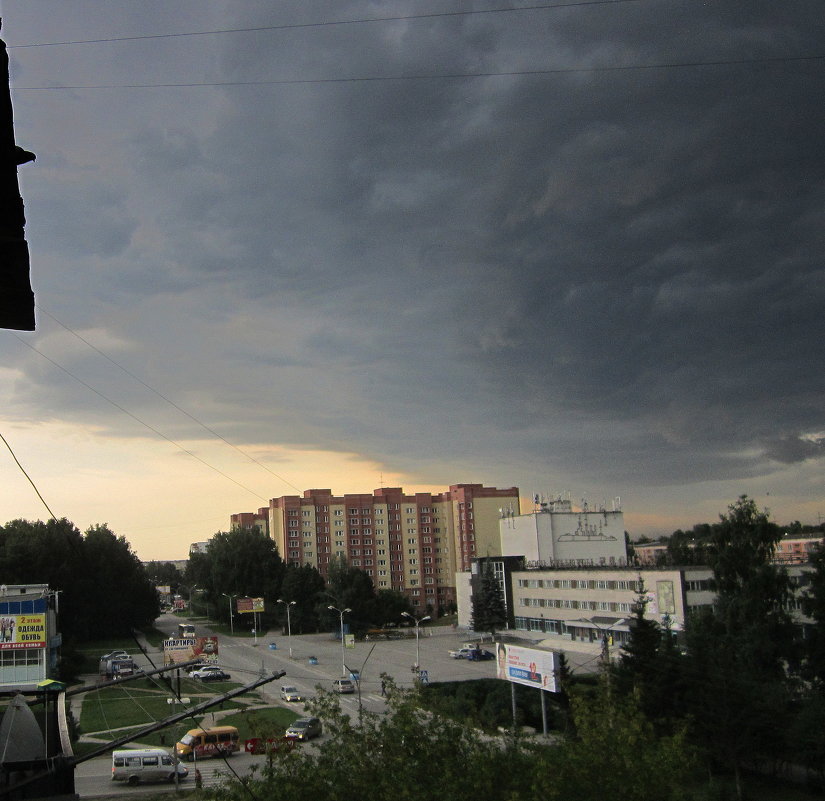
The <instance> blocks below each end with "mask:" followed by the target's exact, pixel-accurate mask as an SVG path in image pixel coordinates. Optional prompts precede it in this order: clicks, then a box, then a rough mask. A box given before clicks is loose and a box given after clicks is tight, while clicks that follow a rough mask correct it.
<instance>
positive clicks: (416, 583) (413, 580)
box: [410, 579, 418, 595]
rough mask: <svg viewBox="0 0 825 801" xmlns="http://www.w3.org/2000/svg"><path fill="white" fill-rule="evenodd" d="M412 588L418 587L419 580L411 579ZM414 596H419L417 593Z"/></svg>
mask: <svg viewBox="0 0 825 801" xmlns="http://www.w3.org/2000/svg"><path fill="white" fill-rule="evenodd" d="M410 586H411V587H417V586H418V579H410ZM413 595H418V593H417V592H414V593H413Z"/></svg>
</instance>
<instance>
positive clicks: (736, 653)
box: [687, 495, 794, 798]
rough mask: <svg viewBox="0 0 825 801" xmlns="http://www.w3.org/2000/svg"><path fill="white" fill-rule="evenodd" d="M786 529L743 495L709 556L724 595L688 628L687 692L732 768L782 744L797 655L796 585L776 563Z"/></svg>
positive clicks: (703, 738) (705, 736)
mask: <svg viewBox="0 0 825 801" xmlns="http://www.w3.org/2000/svg"><path fill="white" fill-rule="evenodd" d="M780 537H781V532H780V530H779V528H778V526H776V525H775V524H773V523H771V522H770V520H769V518H768V514H767V512H764V511H760V510H759V509H757V507H756V504H755V503H754V501H753V500H751V499H750V498H748V497H747V496H745V495H743V496H741V497H740V498H739V499H738V500H737V501H736V503H734V504H732V505H731V506H729V507H728V514H726V515H721V516H720V522H719V523H718V524H716V525H715V526H713V527H712V530H711V534H710V538H709V545H708V551H707V553H708V559H709V562H710V567H712V568H713V576H714V578H713V582H714V585H715V588H716V592H717V596H716V601H715V603H714V607H713V611H712V613H704V614H700V615H695V616H694V617H692V618H690V619H689V623H688V628H687V644H688V660H687V667H688V674H687V675H688V678H689V679H690V682H691V692H690V694H689V696H688V700H689V703H690V706H691V708H692V710H693V719H694V733H695V735H696V738H697V742H698V743H700V744H702V745H703V746H704V747H705V748H706V753H707V755H708V758H709V759H710V760H711V761H713V762H716V763H717V764H721V765H723V766H725V767H727V768H729V769H730V770H732V771H733V774H734V778H735V780H736V786H737V793H738V795H739V797H740V798H741V797H742V793H743V788H742V768H743V767H744V766H745V765H746V764H748V763H749V762H751V761H753V760H760V759H761V760H765V759H768V758H770V757H771V756H772V755H773V753H775V752H776V751H777V746H778V744H777V732H778V731H781V730H782V727H781V725H780V721H782V720H783V719H784V718H785V716H786V713H787V709H788V685H787V681H786V676H787V674H786V666H787V664H788V661H789V660H792V659H793V654H794V645H793V628H792V624H791V619H790V614H789V603H790V600H791V592H790V584H789V582H788V578H787V576H786V575H785V573H784V571H783V570H781V569H780V568H778V567H776V566H775V565H773V564H771V558H772V556H773V553H774V549H775V547H776V544H777V543H778V541H779V538H780Z"/></svg>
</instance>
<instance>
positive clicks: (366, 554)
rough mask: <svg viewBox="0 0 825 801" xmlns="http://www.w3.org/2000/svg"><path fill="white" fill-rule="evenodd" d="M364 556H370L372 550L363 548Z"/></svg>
mask: <svg viewBox="0 0 825 801" xmlns="http://www.w3.org/2000/svg"><path fill="white" fill-rule="evenodd" d="M364 556H372V548H364Z"/></svg>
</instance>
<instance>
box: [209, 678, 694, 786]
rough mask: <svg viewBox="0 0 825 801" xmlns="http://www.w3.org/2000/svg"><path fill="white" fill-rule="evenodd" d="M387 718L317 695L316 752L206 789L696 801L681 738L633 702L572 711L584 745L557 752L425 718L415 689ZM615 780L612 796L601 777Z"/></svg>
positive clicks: (400, 695)
mask: <svg viewBox="0 0 825 801" xmlns="http://www.w3.org/2000/svg"><path fill="white" fill-rule="evenodd" d="M389 687H390V696H389V701H388V711H387V714H386V715H377V714H372V713H369V712H364V713H363V714H362V715H361V721H360V724H359V723H358V722H357V721H353V720H352V719H351V718H350V717H349V716H348V715H345V714H343V713H342V712H341V709H340V705H339V699H338V697H337V696H334V695H330V694H326V693H324V694H321V695H319V696H318V697H316V698H315V699H313V701H312V702H310V703H309V704H308V707H309V709H310V711H311V712H312V713H313V714H316V715H318V716H319V717H321V718H322V719H323V721H324V728H325V737H324V738H323V740H321V741H320V742H319V744H318V746H317V748H296V749H293V750H284V751H279V752H277V753H275V754H274V755H273V758H272V759H271V760H270V761H269V762H268V763H267V764H266V765H265V766H264V767H263V769H262V770H261V772H260V774H258V775H256V776H255V777H254V778H253V779H251V780H250V781H248V782H247V783H246V786H245V787H242V786H240V785H239V784H238V783H226V784H225V785H224V786H222V787H220V788H218V789H215V790H212V791H209V792H207V793H206V796H207V797H208V798H212V799H213V800H214V801H236V799H237V801H241V799H244V801H246V800H247V799H248V798H249V797H250V795H254V796H255V797H257V798H278V799H279V801H306V799H307V798H316V799H324V801H351V799H353V798H360V797H364V798H369V799H370V801H407V800H408V799H409V801H413V799H415V801H444V799H445V798H465V797H469V798H484V799H485V801H498V800H499V799H500V800H501V801H512V799H516V798H544V799H567V798H577V799H584V801H587V799H591V798H592V799H599V800H600V801H601V799H603V798H606V797H609V798H611V799H612V801H625V799H626V800H627V801H631V799H632V801H677V799H687V798H691V796H689V795H688V794H686V793H685V791H684V790H683V789H682V788H683V787H684V786H685V785H690V783H691V782H690V778H691V771H692V762H691V759H690V754H689V752H688V750H687V749H686V747H685V745H684V741H683V738H682V737H681V736H676V737H672V738H658V739H657V738H656V737H655V736H653V733H652V731H651V730H650V727H649V726H648V724H647V723H646V721H645V720H644V717H643V716H642V714H641V712H640V711H639V710H638V707H637V705H636V704H635V702H634V701H632V700H631V701H627V702H626V703H623V704H621V705H615V704H613V703H612V702H610V699H609V697H608V696H607V695H606V694H605V693H608V690H607V689H606V688H605V689H604V690H603V691H602V695H601V697H600V698H598V699H596V700H595V701H592V702H591V701H583V702H581V703H580V704H577V705H575V707H574V714H575V717H576V722H577V726H578V728H579V731H580V732H581V739H580V740H577V741H575V742H574V741H569V742H565V743H563V744H562V745H561V746H559V747H553V746H546V745H536V744H532V743H530V742H529V741H526V740H523V739H521V738H513V737H511V736H507V737H496V738H492V737H486V736H484V735H482V734H481V733H480V732H478V731H477V730H475V729H472V728H471V727H469V726H466V725H463V724H461V723H458V722H455V721H453V720H450V719H448V718H445V717H442V716H440V715H436V714H432V713H428V712H425V711H424V710H422V709H421V707H420V705H419V697H418V694H417V693H416V692H415V691H405V690H399V689H398V688H396V687H395V686H393V685H392V683H391V682H389ZM607 774H610V777H609V790H608V792H606V793H604V794H603V792H602V791H603V790H604V789H605V788H606V787H607V785H606V784H605V782H604V780H603V778H604V777H606V776H607Z"/></svg>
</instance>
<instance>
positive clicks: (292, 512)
mask: <svg viewBox="0 0 825 801" xmlns="http://www.w3.org/2000/svg"><path fill="white" fill-rule="evenodd" d="M287 514H288V515H289V516H290V517H297V516H298V510H297V509H290V510H288V511H287Z"/></svg>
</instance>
